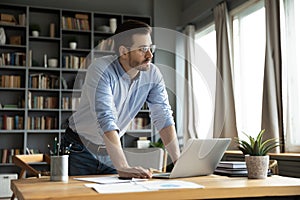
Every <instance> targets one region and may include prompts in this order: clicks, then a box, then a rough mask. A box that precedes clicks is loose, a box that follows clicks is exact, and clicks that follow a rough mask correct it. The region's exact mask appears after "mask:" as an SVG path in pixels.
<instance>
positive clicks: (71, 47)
mask: <svg viewBox="0 0 300 200" xmlns="http://www.w3.org/2000/svg"><path fill="white" fill-rule="evenodd" d="M69 46H70V49H76V48H77V42H70V43H69Z"/></svg>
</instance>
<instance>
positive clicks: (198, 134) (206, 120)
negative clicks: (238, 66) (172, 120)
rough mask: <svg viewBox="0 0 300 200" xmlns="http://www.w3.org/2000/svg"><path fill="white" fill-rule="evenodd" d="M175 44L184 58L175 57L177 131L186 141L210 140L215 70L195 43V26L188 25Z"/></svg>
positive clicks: (210, 61)
mask: <svg viewBox="0 0 300 200" xmlns="http://www.w3.org/2000/svg"><path fill="white" fill-rule="evenodd" d="M184 33H185V36H184V38H182V37H179V38H177V45H178V47H177V48H179V49H183V50H182V52H177V57H178V55H183V57H184V58H177V61H176V72H177V73H178V74H179V75H181V76H177V80H176V83H177V86H176V94H177V95H178V98H177V101H176V104H177V109H176V110H177V131H178V132H183V138H184V143H185V142H186V141H187V140H188V139H189V138H212V137H213V135H212V124H213V114H214V108H213V106H214V92H215V89H214V88H215V78H214V77H215V74H216V72H215V67H214V64H213V62H212V60H211V59H210V57H209V56H208V54H207V53H206V52H205V51H204V50H203V49H202V48H201V47H200V46H199V45H198V44H197V43H196V41H195V27H194V26H193V25H188V26H187V27H186V28H185V30H184Z"/></svg>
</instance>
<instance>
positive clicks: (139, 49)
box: [128, 34, 153, 71]
mask: <svg viewBox="0 0 300 200" xmlns="http://www.w3.org/2000/svg"><path fill="white" fill-rule="evenodd" d="M132 41H133V45H132V46H131V47H128V49H129V51H130V52H129V55H128V64H129V66H130V67H131V68H134V69H136V70H139V71H147V70H149V68H150V63H151V59H152V57H153V54H152V53H151V49H150V48H149V47H152V46H151V45H152V41H151V36H150V34H147V35H144V34H135V35H133V36H132Z"/></svg>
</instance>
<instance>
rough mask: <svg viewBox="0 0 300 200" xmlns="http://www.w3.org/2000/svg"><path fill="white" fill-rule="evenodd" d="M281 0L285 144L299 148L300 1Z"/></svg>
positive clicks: (291, 149)
mask: <svg viewBox="0 0 300 200" xmlns="http://www.w3.org/2000/svg"><path fill="white" fill-rule="evenodd" d="M280 3H281V5H280V7H281V9H280V11H281V15H280V19H281V22H280V23H281V24H280V25H281V29H282V30H281V42H282V43H281V46H282V48H281V51H282V74H283V76H282V83H283V117H284V132H285V141H286V145H285V146H286V151H296V152H300V127H299V121H300V106H299V100H300V81H299V79H300V57H299V55H300V36H299V34H300V1H298V0H297V1H295V0H282V1H281V2H280Z"/></svg>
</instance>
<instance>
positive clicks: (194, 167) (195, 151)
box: [152, 138, 231, 178]
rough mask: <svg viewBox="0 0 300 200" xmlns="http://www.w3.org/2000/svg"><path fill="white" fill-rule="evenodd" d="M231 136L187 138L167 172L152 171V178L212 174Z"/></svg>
mask: <svg viewBox="0 0 300 200" xmlns="http://www.w3.org/2000/svg"><path fill="white" fill-rule="evenodd" d="M230 142H231V138H213V139H189V140H188V142H187V143H186V145H185V147H184V149H183V151H182V153H181V155H180V156H179V158H178V160H177V161H176V163H175V165H174V167H173V169H172V171H171V172H169V173H154V174H153V176H152V178H183V177H191V176H204V175H209V174H212V173H213V172H214V171H215V169H216V168H217V165H218V163H219V162H220V160H221V158H222V156H223V154H224V152H225V150H226V149H227V147H228V146H229V144H230Z"/></svg>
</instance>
